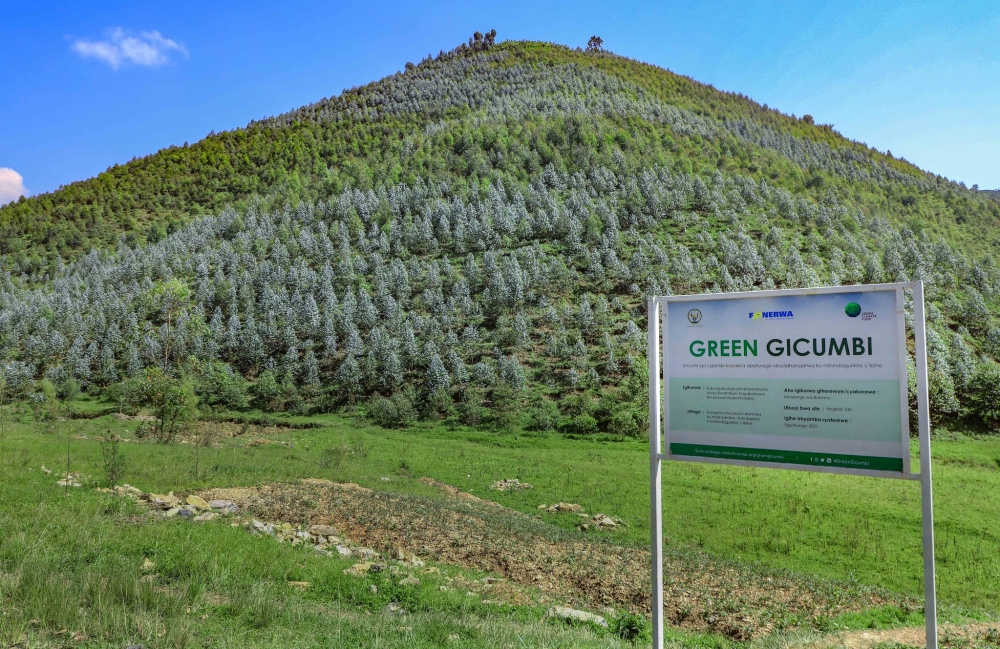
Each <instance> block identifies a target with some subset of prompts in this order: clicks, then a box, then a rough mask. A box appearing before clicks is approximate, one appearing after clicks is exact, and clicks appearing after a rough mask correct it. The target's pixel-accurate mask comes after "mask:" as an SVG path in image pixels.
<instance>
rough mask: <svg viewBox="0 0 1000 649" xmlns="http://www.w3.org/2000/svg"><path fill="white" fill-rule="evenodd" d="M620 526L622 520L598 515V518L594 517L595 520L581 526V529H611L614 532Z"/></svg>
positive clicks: (592, 519)
mask: <svg viewBox="0 0 1000 649" xmlns="http://www.w3.org/2000/svg"><path fill="white" fill-rule="evenodd" d="M620 524H621V520H620V519H615V518H611V517H610V516H606V515H604V514H597V515H596V516H594V517H593V518H591V519H590V520H589V521H588V522H586V523H584V524H583V525H581V526H580V529H581V530H584V531H586V530H590V529H594V530H608V529H611V530H613V529H615V528H616V527H618V525H620Z"/></svg>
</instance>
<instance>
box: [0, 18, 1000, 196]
mask: <svg viewBox="0 0 1000 649" xmlns="http://www.w3.org/2000/svg"><path fill="white" fill-rule="evenodd" d="M285 4H286V3H274V2H267V3H264V2H256V1H254V0H247V1H245V2H242V3H226V2H213V3H194V2H183V1H176V2H171V3H147V2H135V1H134V0H133V1H131V2H115V1H104V2H100V3H78V2H76V3H62V4H60V3H42V2H40V3H14V2H13V0H2V4H0V203H2V202H4V201H5V200H10V198H4V192H7V194H8V195H10V194H11V193H12V192H15V193H16V192H19V191H21V189H20V186H19V185H18V183H19V182H23V186H24V187H25V188H26V190H27V191H28V192H30V193H32V194H36V193H40V192H45V191H51V190H53V189H55V188H57V187H58V186H59V185H61V184H66V183H70V182H73V181H75V180H81V179H84V178H88V177H91V176H93V175H95V174H97V173H99V172H101V171H103V170H104V169H106V168H107V167H109V166H111V165H113V164H115V163H119V162H125V161H127V160H129V159H131V158H132V157H133V156H142V155H146V154H148V153H152V152H154V151H156V150H158V149H160V148H163V147H165V146H168V145H170V144H181V143H183V142H184V141H191V142H193V141H195V140H198V139H200V138H202V137H204V136H205V135H206V134H207V133H208V132H209V131H212V130H216V131H220V130H225V129H229V128H234V127H239V126H243V125H245V124H246V123H247V122H249V121H250V120H252V119H256V118H260V117H265V116H268V115H274V114H278V113H281V112H284V111H286V110H289V109H292V108H295V107H297V106H300V105H302V104H306V103H310V102H313V101H315V100H317V99H320V98H322V97H326V96H330V95H334V94H337V93H339V92H340V91H341V90H343V89H344V88H348V87H351V86H355V85H360V84H363V83H367V82H368V81H371V80H374V79H377V78H380V77H382V76H385V75H387V74H392V73H393V72H395V71H396V70H399V69H401V68H402V67H403V64H404V63H406V61H414V62H416V61H418V60H419V59H420V58H422V57H423V56H424V55H426V54H428V53H434V54H436V53H437V52H438V50H440V49H450V48H451V47H453V46H455V45H457V44H458V43H459V42H461V41H463V40H465V39H466V38H468V36H469V35H470V34H471V33H472V32H473V31H475V30H476V29H479V30H481V31H486V30H488V29H490V28H495V29H496V30H497V33H498V34H497V37H498V40H505V39H535V40H547V41H554V42H558V43H563V44H567V45H572V46H576V45H581V46H582V45H584V44H585V43H586V41H587V38H588V37H589V36H590V35H592V34H598V35H600V36H602V37H603V38H604V41H605V46H606V47H607V48H608V49H611V50H612V51H614V52H617V53H619V54H623V55H626V56H629V57H632V58H636V59H640V60H643V61H647V62H650V63H654V64H657V65H660V66H663V67H666V68H669V69H671V70H673V71H675V72H678V73H681V74H685V75H688V76H691V77H693V78H695V79H698V80H699V81H703V82H706V83H711V84H712V85H714V86H716V87H717V88H720V89H724V90H731V91H737V92H742V93H744V94H747V95H749V96H750V97H753V98H754V99H756V100H757V101H760V102H761V103H767V104H769V105H770V106H773V107H775V108H778V109H780V110H782V111H784V112H786V113H794V114H796V115H802V114H804V113H810V114H812V115H813V116H814V117H815V119H816V120H817V121H818V122H822V123H831V124H833V125H834V127H835V128H836V129H837V130H839V131H840V132H841V133H843V134H844V135H846V136H848V137H850V138H853V139H856V140H860V141H863V142H866V143H868V144H869V145H872V146H875V147H878V148H879V149H881V150H886V149H889V150H891V151H892V152H893V154H894V155H897V156H902V157H905V158H906V159H908V160H910V161H911V162H914V163H916V164H918V165H919V166H921V167H923V168H925V169H928V170H931V171H934V172H936V173H940V174H943V175H946V176H948V177H949V178H953V179H956V180H961V181H964V182H965V183H966V184H968V185H972V184H973V183H977V184H979V185H980V187H983V188H997V187H1000V156H998V151H1000V120H998V119H997V118H998V117H1000V47H998V46H997V44H998V43H1000V38H998V37H1000V4H998V3H996V2H973V1H969V2H963V3H961V5H960V6H959V5H958V3H955V6H949V5H948V3H944V2H857V3H848V2H808V1H800V2H754V3H750V2H745V1H742V2H690V1H685V2H636V3H623V2H594V1H589V0H577V1H574V2H551V3H546V2H541V1H537V0H536V1H531V2H508V3H490V2H475V3H469V2H421V3H400V2H393V1H392V0H387V1H384V2H370V1H369V2H340V3H319V2H302V3H295V4H292V3H287V4H288V6H285ZM18 176H19V177H20V178H21V179H22V180H18Z"/></svg>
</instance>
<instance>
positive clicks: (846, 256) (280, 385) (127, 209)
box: [0, 35, 1000, 435]
mask: <svg viewBox="0 0 1000 649" xmlns="http://www.w3.org/2000/svg"><path fill="white" fill-rule="evenodd" d="M998 225H1000V203H998V202H997V201H995V200H993V199H992V198H990V197H989V196H988V195H986V194H983V193H980V192H978V191H974V190H971V189H967V188H965V187H964V186H963V185H961V184H957V183H954V182H951V181H949V180H947V179H945V178H942V177H939V176H936V175H934V174H932V173H928V172H925V171H922V170H920V169H918V168H916V167H914V166H913V165H911V164H909V163H907V162H906V161H904V160H901V159H898V158H894V157H892V156H891V155H889V154H888V153H886V154H883V153H880V152H877V151H874V150H872V149H870V148H868V147H866V146H865V145H863V144H860V143H857V142H853V141H850V140H848V139H845V138H844V137H842V136H841V135H840V134H838V133H836V132H835V131H834V130H833V129H832V128H830V127H828V126H824V125H818V124H815V123H814V122H813V120H812V118H811V117H809V116H803V117H802V118H795V117H794V116H787V115H783V114H781V113H779V112H777V111H774V110H772V109H769V108H767V107H766V106H760V105H758V104H756V103H755V102H753V101H752V100H750V99H748V98H746V97H743V96H740V95H735V94H726V93H721V92H718V91H717V90H715V89H713V88H711V87H710V86H706V85H703V84H699V83H697V82H695V81H693V80H691V79H688V78H685V77H681V76H678V75H676V74H673V73H670V72H668V71H666V70H663V69H661V68H657V67H655V66H651V65H647V64H643V63H639V62H635V61H631V60H628V59H625V58H622V57H618V56H615V55H613V54H610V53H606V52H595V51H589V52H584V51H580V50H572V49H569V48H566V47H562V46H557V45H550V44H544V43H533V42H504V43H499V44H496V45H493V44H492V37H491V36H489V35H488V36H487V37H486V38H485V39H484V38H477V39H470V43H469V44H468V45H465V44H463V45H462V46H460V47H459V48H456V49H455V50H452V51H450V52H442V53H441V54H440V55H438V56H437V57H434V58H427V59H425V60H424V61H422V62H420V64H419V65H412V64H407V65H406V66H405V71H404V72H401V73H397V74H395V75H392V76H390V77H387V78H385V79H382V80H381V81H378V82H375V83H372V84H370V85H368V86H365V87H362V88H355V89H351V90H348V91H345V92H344V93H342V94H341V95H339V96H336V97H332V98H330V99H325V100H322V101H320V102H317V103H315V104H312V105H310V106H306V107H303V108H300V109H298V110H295V111H292V112H290V113H287V114H285V115H281V116H278V117H272V118H268V119H264V120H261V121H257V122H253V123H251V124H250V125H248V126H247V127H246V128H244V129H238V130H234V131H229V132H224V133H219V134H213V135H210V136H209V137H207V138H205V139H204V140H202V141H201V142H198V143H195V144H193V145H190V146H187V145H186V146H184V147H171V148H169V149H165V150H162V151H160V152H158V153H157V154H155V155H151V156H148V157H146V158H143V159H137V160H133V161H132V162H129V163H128V164H125V165H121V166H116V167H113V168H111V169H109V170H108V171H107V172H105V173H103V174H101V175H99V176H98V177H96V178H93V179H91V180H87V181H84V182H80V183H75V184H73V185H70V186H68V187H64V188H61V189H60V190H58V191H56V192H53V193H51V194H45V195H41V196H37V197H33V198H30V199H26V200H24V201H21V202H18V203H16V204H12V205H9V206H7V207H4V208H2V209H0V246H2V251H0V252H2V253H3V257H2V267H3V268H4V269H5V274H4V276H3V277H2V278H0V307H2V311H0V357H2V358H3V359H5V361H6V362H5V365H4V376H5V380H6V385H7V388H8V391H10V392H13V393H16V394H18V395H21V396H29V395H30V396H31V397H32V398H33V399H34V401H35V402H36V403H44V402H45V401H46V400H49V399H52V398H54V396H55V395H56V394H58V393H59V392H60V391H61V392H65V391H66V390H72V387H67V386H70V384H71V383H78V384H80V385H82V386H83V387H84V388H85V389H86V390H88V391H92V392H98V391H103V390H110V391H109V392H108V394H110V395H117V396H118V397H119V398H125V397H123V396H122V395H128V394H130V393H134V392H135V391H136V390H139V389H140V388H141V385H142V384H143V381H145V382H146V384H148V383H149V380H148V379H151V378H155V376H154V375H158V373H165V374H167V375H171V376H176V377H179V378H178V379H177V381H178V382H179V386H180V387H179V388H178V389H179V390H181V392H182V393H184V394H187V395H189V396H190V397H192V398H193V397H198V398H200V400H201V402H202V403H203V404H205V405H210V406H214V407H219V408H229V409H243V408H248V407H258V408H260V409H263V410H271V411H274V410H290V411H293V412H306V411H317V410H319V411H327V410H332V409H336V408H340V407H343V406H345V405H353V404H358V403H367V404H368V406H367V407H368V411H369V414H370V415H371V416H372V418H373V419H375V420H376V421H378V422H379V423H382V424H383V425H387V426H393V425H397V426H398V425H406V423H407V422H408V421H410V420H411V419H412V418H413V417H418V416H420V417H427V418H453V419H455V420H459V421H461V422H463V423H465V424H469V425H474V426H486V425H493V426H500V427H510V426H526V427H534V428H539V429H551V428H560V429H561V430H564V431H566V432H570V433H578V434H587V433H594V432H599V431H610V432H613V433H616V434H631V435H640V434H641V433H642V431H643V430H644V429H645V419H644V418H645V405H644V399H645V387H644V381H645V379H644V376H645V361H644V333H643V329H642V320H643V319H644V300H645V296H646V295H649V294H663V293H695V292H703V291H730V290H753V289H765V288H774V287H798V286H818V285H828V284H852V283H862V282H864V283H872V282H882V281H897V280H905V279H922V280H923V281H924V282H925V283H926V284H927V293H928V296H929V298H930V300H931V301H932V306H931V307H930V309H929V318H930V331H929V334H928V337H929V347H930V349H929V351H930V355H931V361H932V366H933V372H932V380H931V389H932V407H933V410H934V413H935V416H936V417H938V418H939V419H945V420H955V419H964V420H965V423H966V425H972V426H987V427H996V426H998V425H1000V412H997V409H996V406H995V404H996V403H997V401H998V391H1000V371H998V369H997V365H996V363H995V362H994V360H993V359H995V358H997V357H998V356H1000V329H998V328H997V327H996V323H995V316H994V313H993V312H994V311H995V310H996V309H997V306H998V303H997V299H998V295H1000V270H998V268H997V266H996V264H995V262H994V257H995V255H996V253H997V246H998V245H1000V237H998V233H1000V228H998V227H997V226H998ZM189 400H193V399H189Z"/></svg>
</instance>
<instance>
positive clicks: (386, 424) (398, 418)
mask: <svg viewBox="0 0 1000 649" xmlns="http://www.w3.org/2000/svg"><path fill="white" fill-rule="evenodd" d="M414 417H415V413H414V411H413V404H412V403H411V402H410V399H409V398H408V397H407V396H406V395H405V394H402V393H399V392H397V393H396V394H394V395H392V396H391V397H389V398H388V399H387V398H385V397H376V398H375V399H372V400H371V401H370V402H369V403H368V419H370V420H371V421H372V423H373V424H375V425H377V426H381V427H382V428H406V427H407V426H409V425H410V424H411V423H412V422H413V419H414Z"/></svg>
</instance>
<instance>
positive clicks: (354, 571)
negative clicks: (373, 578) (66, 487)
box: [344, 561, 372, 577]
mask: <svg viewBox="0 0 1000 649" xmlns="http://www.w3.org/2000/svg"><path fill="white" fill-rule="evenodd" d="M371 569H372V563H371V561H363V562H361V563H356V564H354V565H353V566H351V567H350V568H347V569H345V570H344V574H345V575H350V576H352V577H361V576H363V575H367V574H368V572H369V571H370V570H371Z"/></svg>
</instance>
